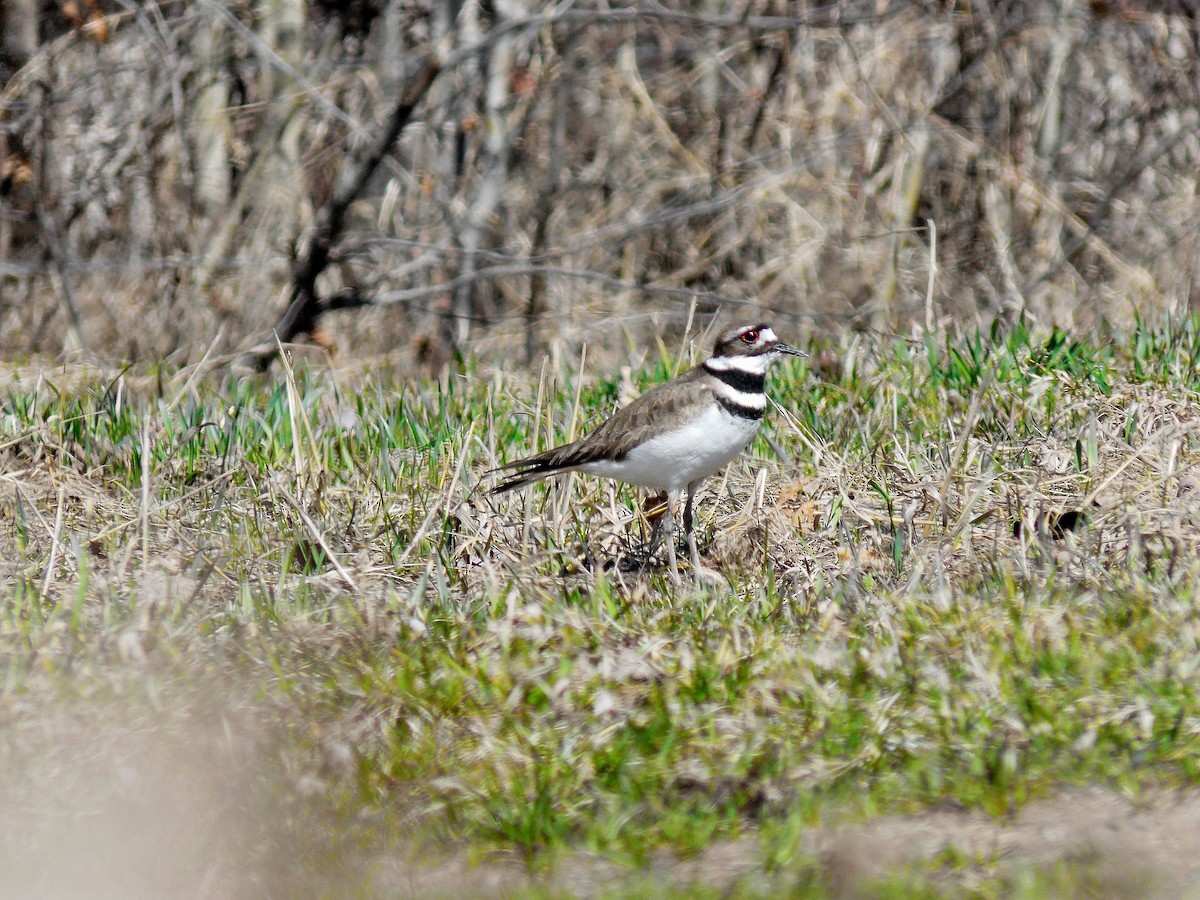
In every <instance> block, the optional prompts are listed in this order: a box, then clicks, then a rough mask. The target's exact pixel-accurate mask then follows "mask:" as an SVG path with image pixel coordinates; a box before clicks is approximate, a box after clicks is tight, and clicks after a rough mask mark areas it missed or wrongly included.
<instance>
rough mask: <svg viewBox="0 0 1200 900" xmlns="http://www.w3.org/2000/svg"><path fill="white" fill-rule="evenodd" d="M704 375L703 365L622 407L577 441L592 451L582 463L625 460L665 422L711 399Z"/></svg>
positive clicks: (582, 446) (585, 448)
mask: <svg viewBox="0 0 1200 900" xmlns="http://www.w3.org/2000/svg"><path fill="white" fill-rule="evenodd" d="M703 375H704V370H703V369H702V368H700V367H699V366H697V367H696V368H693V369H688V371H686V372H684V373H683V374H682V375H680V376H679V377H678V378H676V379H674V380H672V381H668V382H666V383H665V384H660V385H658V386H657V387H653V388H651V389H650V390H648V391H646V393H644V394H642V396H640V397H638V398H637V399H636V400H634V401H633V402H632V403H630V404H628V405H627V406H622V407H621V408H620V409H618V410H617V411H616V412H615V413H613V414H612V416H611V417H610V418H609V419H608V420H606V421H605V422H604V423H603V424H602V425H601V426H600V427H599V428H597V429H596V430H595V431H593V432H592V433H591V434H589V435H588V436H587V437H585V438H583V439H582V440H580V441H577V443H578V444H579V445H581V446H580V450H581V451H583V450H588V451H590V453H589V457H588V458H587V459H585V460H581V461H580V463H583V462H592V461H593V460H597V459H624V458H625V456H626V454H628V453H629V451H630V450H632V449H633V448H634V447H636V446H637V445H638V444H640V443H642V442H643V441H646V440H648V439H649V438H651V437H653V436H654V434H655V433H657V432H659V431H661V430H662V428H663V423H664V422H668V421H670V420H672V419H674V418H675V417H676V416H677V415H678V414H679V411H680V410H681V409H684V408H687V407H693V406H696V405H698V404H701V403H704V402H705V401H707V400H708V399H710V398H711V396H712V390H711V388H709V386H708V385H707V384H705V382H704V379H703V377H702V376H703ZM580 463H577V465H579V464H580Z"/></svg>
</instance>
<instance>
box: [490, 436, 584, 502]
mask: <svg viewBox="0 0 1200 900" xmlns="http://www.w3.org/2000/svg"><path fill="white" fill-rule="evenodd" d="M578 457H579V453H578V447H576V445H575V444H566V445H564V446H562V447H555V448H554V449H553V450H547V451H546V452H545V453H539V454H538V455H537V456H527V457H526V458H525V459H518V460H517V461H516V462H510V463H507V464H506V465H503V466H500V467H498V468H495V469H492V471H491V472H489V473H488V474H489V475H494V474H497V473H499V472H509V471H511V474H510V475H507V476H506V477H505V478H504V480H503V481H501V482H500V483H499V484H497V485H495V486H494V487H492V488H490V489H489V490H488V493H489V494H503V493H505V492H506V491H515V490H516V489H517V488H519V487H524V486H525V485H527V484H532V483H533V482H535V481H540V480H541V479H543V478H547V477H549V476H551V475H557V474H559V473H562V472H569V471H571V470H572V469H575V468H578V467H579V466H580V465H582V464H583V463H584V462H586V460H584V459H580V458H578Z"/></svg>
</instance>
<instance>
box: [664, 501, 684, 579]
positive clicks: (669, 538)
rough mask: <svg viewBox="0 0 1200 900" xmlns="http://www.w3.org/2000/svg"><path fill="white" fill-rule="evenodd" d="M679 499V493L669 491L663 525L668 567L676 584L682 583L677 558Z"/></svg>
mask: <svg viewBox="0 0 1200 900" xmlns="http://www.w3.org/2000/svg"><path fill="white" fill-rule="evenodd" d="M678 499H679V495H678V493H670V492H668V493H667V511H666V512H665V513H663V517H662V527H663V532H664V534H663V538H664V539H665V540H666V542H667V567H668V568H670V570H671V580H672V581H674V582H675V584H677V585H678V584H679V583H680V578H679V560H678V559H676V558H675V511H674V510H675V501H676V500H678Z"/></svg>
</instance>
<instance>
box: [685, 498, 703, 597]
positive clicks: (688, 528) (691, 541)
mask: <svg viewBox="0 0 1200 900" xmlns="http://www.w3.org/2000/svg"><path fill="white" fill-rule="evenodd" d="M702 481H703V479H701V478H697V479H696V480H695V481H693V482H692V483H691V484H689V485H688V486H687V503H685V504H684V506H683V533H684V534H685V535H686V536H687V545H688V554H689V556H690V557H691V563H692V577H693V578H699V577H700V551H699V550H698V549H697V547H696V532H695V531H694V530H693V528H692V525H693V524H694V520H693V517H692V505H693V501H694V500H695V498H696V491H697V490H699V489H700V484H701V482H702Z"/></svg>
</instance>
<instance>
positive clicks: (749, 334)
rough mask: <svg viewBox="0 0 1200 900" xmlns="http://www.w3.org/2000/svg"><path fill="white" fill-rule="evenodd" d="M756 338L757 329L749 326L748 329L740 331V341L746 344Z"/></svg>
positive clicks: (751, 342)
mask: <svg viewBox="0 0 1200 900" xmlns="http://www.w3.org/2000/svg"><path fill="white" fill-rule="evenodd" d="M757 340H758V329H757V328H751V329H750V330H749V331H743V332H742V341H743V342H744V343H747V344H753V343H754V342H755V341H757Z"/></svg>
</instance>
